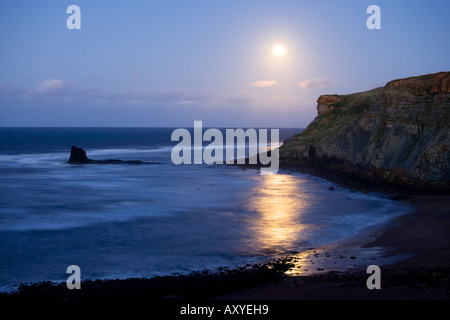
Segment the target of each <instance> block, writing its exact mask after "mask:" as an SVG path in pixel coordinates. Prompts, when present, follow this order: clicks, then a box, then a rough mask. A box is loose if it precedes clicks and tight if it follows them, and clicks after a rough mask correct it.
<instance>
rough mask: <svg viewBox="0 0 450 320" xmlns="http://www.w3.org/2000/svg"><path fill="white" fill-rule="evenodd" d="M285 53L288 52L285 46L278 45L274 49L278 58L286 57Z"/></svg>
mask: <svg viewBox="0 0 450 320" xmlns="http://www.w3.org/2000/svg"><path fill="white" fill-rule="evenodd" d="M285 52H286V49H285V48H284V47H283V46H280V45H276V46H275V47H273V53H274V54H275V55H276V56H280V57H281V56H283V55H284V53H285Z"/></svg>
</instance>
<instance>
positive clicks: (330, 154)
mask: <svg viewBox="0 0 450 320" xmlns="http://www.w3.org/2000/svg"><path fill="white" fill-rule="evenodd" d="M317 102H318V104H317V111H318V116H317V117H316V118H315V119H314V120H313V121H312V122H311V124H310V125H309V126H308V127H307V128H306V129H305V130H304V131H303V132H301V133H300V134H297V135H295V136H293V137H291V138H290V139H288V140H286V141H285V143H284V144H283V146H282V147H281V148H280V160H281V161H282V162H284V163H294V164H295V163H297V164H309V165H330V164H331V163H345V164H346V165H351V166H352V167H353V168H359V170H361V171H367V170H377V171H378V172H380V173H381V175H383V176H385V178H386V179H387V180H396V179H401V180H402V181H409V182H411V183H417V181H420V182H423V181H428V182H431V183H434V182H436V183H443V184H448V183H449V182H450V130H449V127H450V72H440V73H436V74H430V75H424V76H418V77H411V78H406V79H399V80H394V81H391V82H389V83H387V84H386V85H385V86H384V87H382V88H377V89H374V90H371V91H367V92H360V93H355V94H349V95H324V96H321V97H319V99H318V100H317Z"/></svg>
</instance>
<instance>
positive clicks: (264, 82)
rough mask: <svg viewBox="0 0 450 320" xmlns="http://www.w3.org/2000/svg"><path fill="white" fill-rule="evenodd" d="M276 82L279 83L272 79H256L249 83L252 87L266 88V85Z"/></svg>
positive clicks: (272, 84)
mask: <svg viewBox="0 0 450 320" xmlns="http://www.w3.org/2000/svg"><path fill="white" fill-rule="evenodd" d="M276 84H277V83H276V82H275V81H272V80H261V81H255V82H252V83H249V84H248V85H249V86H251V87H256V88H264V87H271V86H274V85H276Z"/></svg>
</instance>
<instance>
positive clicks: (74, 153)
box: [67, 146, 156, 164]
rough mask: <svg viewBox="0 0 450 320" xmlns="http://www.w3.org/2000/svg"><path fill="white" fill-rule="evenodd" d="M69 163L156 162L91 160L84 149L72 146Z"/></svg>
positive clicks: (141, 162)
mask: <svg viewBox="0 0 450 320" xmlns="http://www.w3.org/2000/svg"><path fill="white" fill-rule="evenodd" d="M67 163H69V164H156V162H144V161H140V160H117V159H108V160H92V159H89V158H88V157H87V155H86V151H85V150H84V149H82V148H78V147H75V146H72V148H71V150H70V158H69V161H67Z"/></svg>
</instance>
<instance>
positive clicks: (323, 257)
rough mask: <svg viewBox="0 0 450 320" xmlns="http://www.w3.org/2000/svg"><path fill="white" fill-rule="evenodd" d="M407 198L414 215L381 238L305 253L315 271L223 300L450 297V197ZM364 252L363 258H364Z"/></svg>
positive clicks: (302, 262) (302, 260)
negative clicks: (376, 274) (373, 271)
mask: <svg viewBox="0 0 450 320" xmlns="http://www.w3.org/2000/svg"><path fill="white" fill-rule="evenodd" d="M404 201H407V202H408V203H410V204H411V205H412V206H413V207H414V213H412V214H410V215H407V216H404V217H402V218H400V219H399V220H397V221H395V222H394V223H393V225H391V226H390V227H389V228H388V229H387V230H386V231H385V232H384V233H383V234H381V235H379V236H378V237H375V238H373V234H370V233H367V234H365V237H366V238H365V240H364V238H359V239H353V240H352V241H349V242H347V243H342V244H339V245H335V246H330V247H324V248H317V249H316V250H314V251H313V252H310V253H307V254H306V256H305V254H304V256H303V257H299V260H298V262H297V264H298V267H299V269H300V270H302V268H308V269H307V270H308V271H310V269H311V268H314V271H315V274H314V275H308V272H306V274H305V275H297V276H292V277H288V278H287V279H284V280H282V281H280V282H278V283H274V284H270V285H265V286H261V287H257V288H252V289H249V290H245V291H242V292H238V293H233V294H228V295H225V296H223V297H221V298H220V299H225V300H255V299H257V300H309V299H311V300H316V299H320V300H322V299H332V300H341V299H344V300H345V299H358V300H359V299H361V300H362V299H364V300H365V299H382V300H391V299H450V196H448V195H439V196H433V195H413V196H410V197H409V199H406V200H404ZM358 255H359V256H361V255H362V256H363V257H362V258H361V257H359V258H360V259H359V260H358ZM311 258H314V259H311ZM398 259H402V260H400V261H398ZM338 261H339V263H338ZM341 261H343V262H341ZM352 262H355V263H352ZM342 263H344V264H347V265H348V270H347V271H346V272H333V266H334V265H336V264H338V265H340V266H341V267H342ZM371 264H376V265H379V266H380V269H381V289H380V290H375V289H374V290H369V289H367V286H366V280H367V278H368V277H369V276H370V275H369V274H367V273H366V268H367V266H368V265H371Z"/></svg>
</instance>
